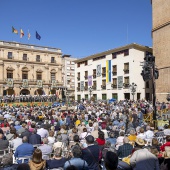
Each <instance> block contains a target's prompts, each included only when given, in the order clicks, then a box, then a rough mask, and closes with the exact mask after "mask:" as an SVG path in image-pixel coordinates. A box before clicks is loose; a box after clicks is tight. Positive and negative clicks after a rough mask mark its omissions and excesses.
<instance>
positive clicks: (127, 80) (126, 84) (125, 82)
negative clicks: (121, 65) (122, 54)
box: [124, 77, 129, 88]
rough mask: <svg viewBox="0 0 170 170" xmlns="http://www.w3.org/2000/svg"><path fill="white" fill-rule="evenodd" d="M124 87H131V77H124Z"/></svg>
mask: <svg viewBox="0 0 170 170" xmlns="http://www.w3.org/2000/svg"><path fill="white" fill-rule="evenodd" d="M124 87H125V88H128V87H129V77H124Z"/></svg>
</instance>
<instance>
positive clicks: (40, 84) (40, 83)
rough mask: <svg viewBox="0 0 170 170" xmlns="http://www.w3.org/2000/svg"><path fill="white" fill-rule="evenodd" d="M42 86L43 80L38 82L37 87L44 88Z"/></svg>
mask: <svg viewBox="0 0 170 170" xmlns="http://www.w3.org/2000/svg"><path fill="white" fill-rule="evenodd" d="M42 86H43V84H42V80H37V87H38V88H42Z"/></svg>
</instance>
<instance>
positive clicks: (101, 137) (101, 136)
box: [96, 131, 106, 146]
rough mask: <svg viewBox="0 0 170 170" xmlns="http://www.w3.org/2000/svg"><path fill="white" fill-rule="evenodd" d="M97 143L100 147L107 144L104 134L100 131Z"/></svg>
mask: <svg viewBox="0 0 170 170" xmlns="http://www.w3.org/2000/svg"><path fill="white" fill-rule="evenodd" d="M96 142H97V143H98V145H100V146H103V145H104V144H105V142H106V140H105V138H104V132H102V131H99V136H98V138H97V139H96Z"/></svg>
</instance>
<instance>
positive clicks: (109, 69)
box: [106, 60, 112, 83]
mask: <svg viewBox="0 0 170 170" xmlns="http://www.w3.org/2000/svg"><path fill="white" fill-rule="evenodd" d="M111 81H112V63H111V60H107V61H106V83H110V82H111Z"/></svg>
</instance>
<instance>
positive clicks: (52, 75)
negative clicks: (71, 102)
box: [51, 73, 56, 81]
mask: <svg viewBox="0 0 170 170" xmlns="http://www.w3.org/2000/svg"><path fill="white" fill-rule="evenodd" d="M52 80H56V79H55V73H51V81H52Z"/></svg>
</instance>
